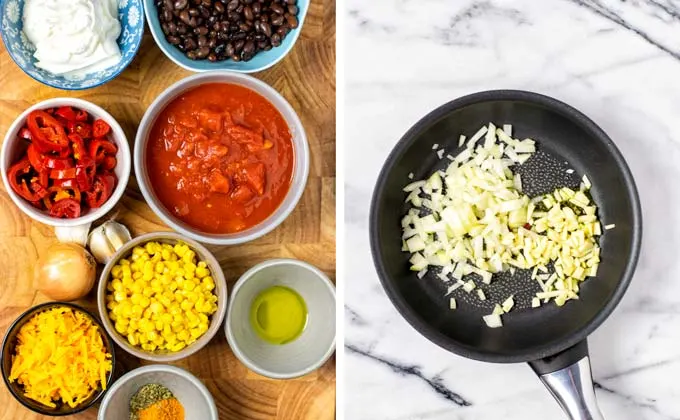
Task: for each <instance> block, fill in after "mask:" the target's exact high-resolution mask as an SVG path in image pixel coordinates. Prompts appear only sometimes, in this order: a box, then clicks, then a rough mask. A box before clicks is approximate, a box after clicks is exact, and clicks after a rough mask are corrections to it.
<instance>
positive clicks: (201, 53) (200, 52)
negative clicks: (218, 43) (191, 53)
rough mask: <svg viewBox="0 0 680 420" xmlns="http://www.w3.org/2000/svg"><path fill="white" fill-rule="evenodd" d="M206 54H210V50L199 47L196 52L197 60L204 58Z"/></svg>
mask: <svg viewBox="0 0 680 420" xmlns="http://www.w3.org/2000/svg"><path fill="white" fill-rule="evenodd" d="M208 54H210V48H208V47H207V46H205V47H201V48H199V49H198V50H196V56H197V57H198V58H206V57H207V56H208Z"/></svg>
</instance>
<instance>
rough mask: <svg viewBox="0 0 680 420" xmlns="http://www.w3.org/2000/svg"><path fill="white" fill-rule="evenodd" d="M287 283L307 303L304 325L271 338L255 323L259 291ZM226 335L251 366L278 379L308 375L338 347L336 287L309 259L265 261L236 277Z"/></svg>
mask: <svg viewBox="0 0 680 420" xmlns="http://www.w3.org/2000/svg"><path fill="white" fill-rule="evenodd" d="M277 285H279V286H287V287H289V288H291V289H293V290H295V291H296V292H298V293H299V294H300V296H302V298H303V299H304V300H305V303H306V304H307V311H308V320H307V326H306V327H305V330H304V331H303V332H302V334H301V335H300V337H298V338H297V339H296V340H294V341H292V342H290V343H287V344H283V345H276V344H270V343H268V342H266V341H264V340H262V339H261V338H260V337H259V336H258V335H257V334H256V333H255V331H253V329H252V327H251V326H250V307H251V304H252V302H253V300H254V299H255V297H256V296H257V295H258V294H259V293H260V292H261V291H263V290H264V289H267V288H269V287H271V286H277ZM225 329H226V333H227V341H229V345H230V346H231V349H232V351H233V352H234V354H235V355H236V357H237V358H238V359H239V360H240V361H241V362H242V363H243V364H244V365H246V366H247V367H248V368H249V369H251V370H253V371H255V372H257V373H259V374H260V375H264V376H268V377H270V378H275V379H289V378H296V377H298V376H302V375H306V374H308V373H310V372H312V371H314V370H316V369H318V368H319V367H321V365H323V364H324V363H325V362H326V360H328V358H329V357H330V356H331V355H332V354H333V351H335V287H334V286H333V283H331V281H330V280H329V279H328V277H327V276H326V275H325V274H324V273H322V272H321V271H320V270H319V269H318V268H316V267H314V266H312V265H309V264H307V263H305V262H302V261H298V260H290V259H276V260H269V261H265V262H263V263H260V264H258V265H256V266H254V267H253V268H251V269H250V270H248V271H247V272H246V273H245V274H244V275H242V276H241V278H240V279H239V280H238V282H236V285H235V286H234V288H233V291H232V293H231V304H230V306H229V309H228V310H227V322H226V325H225Z"/></svg>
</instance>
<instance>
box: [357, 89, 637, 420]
mask: <svg viewBox="0 0 680 420" xmlns="http://www.w3.org/2000/svg"><path fill="white" fill-rule="evenodd" d="M489 122H493V123H494V124H496V125H497V126H500V125H502V124H512V125H513V137H516V138H527V137H529V138H533V139H535V140H537V148H538V152H537V153H536V155H535V156H534V157H532V158H531V159H529V160H528V161H527V162H526V163H525V164H524V165H521V166H518V167H515V170H517V171H518V172H520V174H521V175H522V180H523V187H524V191H525V192H526V193H527V194H528V195H529V196H534V195H537V194H542V193H547V192H552V191H553V190H554V189H555V188H556V187H560V186H569V187H578V185H579V182H580V181H581V177H582V175H583V174H587V175H588V178H589V179H590V180H591V182H592V184H593V187H592V190H591V193H592V196H593V198H594V200H595V203H596V204H597V205H598V216H599V218H600V221H601V222H602V224H603V225H607V224H616V227H615V228H614V229H612V230H608V231H605V232H604V234H603V235H602V237H601V238H600V247H601V248H602V249H601V259H602V262H601V263H600V267H599V271H598V274H597V277H595V278H588V279H587V280H586V281H585V282H584V283H583V284H582V287H581V291H580V293H579V295H580V299H579V300H572V301H569V302H567V304H566V305H564V306H563V307H561V308H558V307H557V306H556V305H555V304H554V303H552V302H551V303H549V304H545V305H543V306H541V307H540V308H536V309H531V308H530V302H531V297H533V295H534V293H536V292H537V291H539V285H538V283H537V282H536V281H532V280H531V279H530V275H529V273H527V272H524V271H523V270H518V271H517V272H516V274H515V275H514V276H510V275H509V274H501V275H500V276H497V277H495V278H494V281H493V282H492V283H491V285H490V286H486V287H485V294H486V296H487V300H486V301H485V302H481V301H479V300H478V299H477V298H476V294H475V293H474V292H473V293H472V294H467V293H466V292H464V291H463V290H462V289H458V290H457V291H456V292H454V294H453V295H452V296H453V297H455V298H456V300H457V301H458V302H459V304H458V309H456V310H454V311H452V310H451V309H450V308H449V299H448V298H445V297H444V294H445V292H446V288H447V286H446V284H444V283H443V282H442V281H441V280H440V279H439V278H437V277H436V276H435V274H434V273H433V272H428V274H427V275H426V276H425V277H424V278H422V279H418V278H417V276H416V273H414V272H412V271H410V270H409V266H410V264H409V263H408V259H409V257H410V254H409V253H406V252H402V251H401V234H402V229H401V224H400V221H401V218H402V217H403V216H404V215H405V214H406V212H407V210H408V206H407V205H406V204H405V203H404V200H405V198H406V193H404V192H403V191H402V189H403V187H404V186H405V185H406V184H408V183H409V182H411V181H410V180H409V174H410V173H413V174H414V175H415V176H414V179H424V178H427V177H428V176H429V175H430V174H432V173H433V172H434V171H435V170H437V169H443V168H444V167H446V165H447V164H448V163H449V161H448V160H447V159H443V160H440V159H439V157H438V156H437V155H436V153H434V151H433V150H432V146H433V145H434V144H439V145H440V147H441V145H444V146H445V147H446V150H447V153H450V154H451V155H456V154H457V153H458V136H459V134H465V135H467V136H468V138H469V137H470V136H472V135H473V134H474V133H475V132H476V131H477V130H478V129H479V128H480V127H481V126H482V125H485V124H488V123H489ZM569 168H572V169H574V172H573V173H571V174H570V173H568V171H567V169H569ZM370 234H371V250H372V253H373V259H374V262H375V265H376V268H377V271H378V275H379V277H380V280H381V282H382V284H383V287H384V288H385V291H386V292H387V295H388V296H389V297H390V299H391V300H392V302H393V304H394V305H395V306H396V307H397V309H398V310H399V312H400V313H401V314H402V315H403V316H404V318H406V320H407V321H408V322H409V323H410V324H411V325H412V326H413V327H414V328H415V329H416V330H418V331H419V332H420V333H421V334H423V335H424V336H425V337H427V338H428V339H429V340H431V341H433V342H434V343H436V344H438V345H439V346H441V347H443V348H445V349H447V350H450V351H452V352H454V353H457V354H459V355H461V356H465V357H468V358H471V359H476V360H482V361H487V362H498V363H515V362H528V363H529V364H530V365H531V367H532V368H533V369H534V371H535V372H536V373H537V374H538V375H539V376H540V377H541V379H542V380H543V382H544V383H545V384H546V385H547V386H548V388H549V389H550V390H551V392H552V393H553V395H554V396H555V397H556V398H557V399H558V401H559V402H560V405H562V407H563V408H564V409H565V411H566V412H567V413H568V414H569V415H570V417H571V418H573V419H598V418H602V416H601V414H600V413H599V410H598V409H597V406H596V403H595V396H594V392H593V387H592V379H591V374H590V364H589V361H588V348H587V345H586V337H587V336H588V335H589V334H590V333H591V332H593V330H595V328H597V327H598V326H599V325H600V324H601V323H602V322H603V321H604V320H605V319H606V318H607V316H609V314H610V313H611V312H612V311H613V310H614V308H615V307H616V305H617V304H618V302H619V301H620V300H621V298H622V297H623V294H624V292H625V291H626V288H627V287H628V284H629V283H630V281H631V278H632V276H633V272H634V270H635V265H636V263H637V259H638V254H639V251H640V241H641V236H642V218H641V214H640V202H639V198H638V194H637V190H636V188H635V183H634V181H633V177H632V175H631V173H630V170H629V169H628V166H627V165H626V162H625V161H624V159H623V157H622V156H621V153H620V152H619V151H618V149H617V148H616V146H615V145H614V143H613V142H612V141H611V139H610V138H609V137H608V136H607V134H605V133H604V132H603V131H602V130H601V129H600V128H599V127H598V126H597V125H595V123H593V122H592V121H591V120H590V119H588V117H586V116H585V115H583V114H582V113H580V112H579V111H577V110H575V109H574V108H572V107H570V106H569V105H566V104H564V103H562V102H560V101H557V100H555V99H552V98H549V97H546V96H543V95H539V94H536V93H531V92H524V91H513V90H499V91H488V92H481V93H476V94H472V95H469V96H465V97H462V98H459V99H456V100H454V101H451V102H449V103H447V104H445V105H443V106H441V107H439V108H437V109H436V110H434V111H433V112H431V113H430V114H428V115H427V116H425V117H424V118H423V119H421V120H420V121H419V122H418V123H416V125H414V126H413V127H412V128H411V129H410V130H409V131H408V132H407V133H406V134H405V135H404V137H403V138H402V139H401V140H400V141H399V143H398V144H397V145H396V146H395V148H394V150H392V153H390V155H389V157H388V158H387V161H386V162H385V164H384V166H383V169H382V171H381V173H380V176H379V178H378V182H377V185H376V188H375V192H374V195H373V201H372V204H371V216H370ZM510 294H514V295H515V308H513V310H512V311H511V312H510V313H509V314H506V315H504V316H503V327H502V328H496V329H491V328H488V327H487V326H486V325H485V324H484V322H483V321H482V316H483V315H488V314H489V313H491V310H492V309H493V305H494V304H495V303H500V302H502V301H503V300H504V299H505V298H506V297H508V296H509V295H510Z"/></svg>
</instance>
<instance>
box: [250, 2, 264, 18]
mask: <svg viewBox="0 0 680 420" xmlns="http://www.w3.org/2000/svg"><path fill="white" fill-rule="evenodd" d="M252 10H253V14H254V15H255V16H258V15H259V14H260V10H262V5H261V4H260V3H259V2H256V3H255V4H253V6H252Z"/></svg>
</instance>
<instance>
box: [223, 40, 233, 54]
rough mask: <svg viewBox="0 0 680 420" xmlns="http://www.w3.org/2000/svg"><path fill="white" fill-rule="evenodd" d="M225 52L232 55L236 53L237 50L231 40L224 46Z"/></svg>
mask: <svg viewBox="0 0 680 420" xmlns="http://www.w3.org/2000/svg"><path fill="white" fill-rule="evenodd" d="M224 53H225V54H226V55H228V56H232V55H234V54H235V53H236V50H235V49H234V44H232V43H231V42H230V43H228V44H227V46H226V47H225V48H224Z"/></svg>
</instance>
